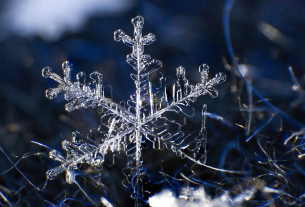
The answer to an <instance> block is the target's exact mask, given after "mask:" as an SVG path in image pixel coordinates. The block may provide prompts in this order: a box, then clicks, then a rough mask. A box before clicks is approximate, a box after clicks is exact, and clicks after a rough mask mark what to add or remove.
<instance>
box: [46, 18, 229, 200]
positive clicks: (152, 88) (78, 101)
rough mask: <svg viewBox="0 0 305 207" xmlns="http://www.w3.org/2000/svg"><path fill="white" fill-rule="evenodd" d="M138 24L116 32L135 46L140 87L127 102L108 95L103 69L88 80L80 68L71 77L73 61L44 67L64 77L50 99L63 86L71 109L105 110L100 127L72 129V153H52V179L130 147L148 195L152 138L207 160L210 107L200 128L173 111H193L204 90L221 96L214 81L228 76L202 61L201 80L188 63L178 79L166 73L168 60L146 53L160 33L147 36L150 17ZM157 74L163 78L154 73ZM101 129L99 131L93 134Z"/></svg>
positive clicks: (133, 169) (137, 178)
mask: <svg viewBox="0 0 305 207" xmlns="http://www.w3.org/2000/svg"><path fill="white" fill-rule="evenodd" d="M131 23H132V24H133V26H134V37H133V38H132V37H130V36H128V35H127V34H125V32H123V31H122V30H120V29H119V30H117V31H115V32H114V40H115V41H117V42H120V41H122V42H123V43H124V44H126V45H127V46H129V47H131V48H132V52H131V53H130V54H128V55H127V63H128V64H129V65H131V67H132V69H133V73H131V75H130V76H131V78H132V80H133V81H134V84H135V93H134V94H132V95H130V99H129V100H127V101H126V102H120V103H116V102H114V101H113V100H112V98H111V97H107V95H106V92H105V91H106V90H108V89H109V86H104V83H103V75H102V74H101V73H99V72H96V71H95V72H93V73H91V74H90V75H89V81H88V82H87V81H86V75H85V74H84V73H83V72H80V73H77V75H76V81H75V82H72V81H71V70H72V64H71V63H69V62H64V63H63V65H62V69H63V78H62V77H60V76H59V75H57V74H56V73H54V72H52V70H51V68H50V67H45V68H44V69H43V70H42V76H43V77H45V78H51V79H53V80H54V81H56V82H57V83H58V86H57V87H56V88H51V89H49V90H47V91H46V96H47V98H49V99H54V98H56V96H57V94H59V93H61V92H63V93H64V97H65V99H66V100H67V101H69V102H68V103H67V104H66V106H65V109H66V110H67V111H69V112H71V111H73V110H77V109H80V108H88V107H92V108H94V107H101V108H102V110H103V114H102V117H101V120H102V121H101V124H100V127H99V128H98V129H97V130H96V132H95V133H93V132H90V133H89V135H88V136H87V137H86V136H82V135H81V134H80V133H79V132H73V133H72V141H68V140H64V141H63V142H62V148H63V149H64V150H65V151H66V153H67V154H66V156H64V155H62V154H60V153H59V152H58V151H57V150H55V149H54V150H51V151H50V153H49V157H50V158H51V159H53V160H56V161H59V162H60V165H59V166H58V167H56V168H53V169H50V170H48V171H47V178H48V179H50V180H52V179H54V178H56V176H58V175H59V174H60V173H63V172H65V173H66V182H67V183H69V184H73V183H75V182H76V180H75V176H76V175H77V173H78V170H79V168H80V166H88V167H89V166H91V167H94V168H97V169H101V167H102V165H103V163H104V158H105V156H106V154H107V153H109V152H111V153H121V154H122V153H125V154H126V156H127V157H128V158H129V162H128V163H127V168H128V169H129V170H130V172H129V173H128V181H129V182H130V184H131V186H132V187H133V191H134V197H135V198H137V199H138V198H141V197H142V196H143V186H142V184H141V179H142V176H143V174H144V172H145V170H143V162H142V147H143V146H142V144H143V143H144V142H150V143H152V144H151V145H152V146H153V148H154V149H163V148H164V147H165V148H167V149H170V150H172V151H173V152H174V153H176V154H177V155H178V156H180V157H182V158H187V159H190V160H192V161H193V162H194V163H197V164H199V165H204V164H205V161H206V149H205V148H206V133H205V113H204V112H205V111H206V105H203V108H202V127H201V129H200V130H198V131H197V132H195V133H190V134H188V133H185V132H184V131H183V126H184V121H183V120H182V121H181V119H178V120H177V119H173V116H171V114H176V115H177V114H179V116H193V115H194V109H193V108H192V107H191V106H190V104H191V102H194V101H196V98H197V97H199V96H202V95H206V94H209V95H210V96H211V97H212V98H215V97H217V96H218V92H217V90H216V89H215V88H214V86H216V85H218V84H221V83H223V82H224V81H225V80H226V76H225V75H224V74H223V73H218V74H216V75H215V77H214V78H212V79H208V73H209V67H208V66H207V65H206V64H203V65H201V66H199V74H200V75H201V82H200V83H197V84H196V85H191V84H190V83H189V81H188V80H187V78H186V75H185V73H186V72H185V68H183V67H182V66H180V67H178V68H177V69H176V76H177V79H176V80H173V79H171V78H163V76H162V74H161V72H160V71H159V69H160V68H161V67H162V62H161V61H159V60H156V59H152V58H151V57H150V55H148V54H144V46H147V45H150V44H152V43H153V42H155V40H156V38H155V35H153V34H151V33H149V34H147V35H145V36H142V28H143V24H144V18H143V17H141V16H137V17H135V18H133V19H132V20H131ZM155 77H157V78H158V79H157V84H155V82H156V81H155V82H153V78H155ZM93 134H95V135H93Z"/></svg>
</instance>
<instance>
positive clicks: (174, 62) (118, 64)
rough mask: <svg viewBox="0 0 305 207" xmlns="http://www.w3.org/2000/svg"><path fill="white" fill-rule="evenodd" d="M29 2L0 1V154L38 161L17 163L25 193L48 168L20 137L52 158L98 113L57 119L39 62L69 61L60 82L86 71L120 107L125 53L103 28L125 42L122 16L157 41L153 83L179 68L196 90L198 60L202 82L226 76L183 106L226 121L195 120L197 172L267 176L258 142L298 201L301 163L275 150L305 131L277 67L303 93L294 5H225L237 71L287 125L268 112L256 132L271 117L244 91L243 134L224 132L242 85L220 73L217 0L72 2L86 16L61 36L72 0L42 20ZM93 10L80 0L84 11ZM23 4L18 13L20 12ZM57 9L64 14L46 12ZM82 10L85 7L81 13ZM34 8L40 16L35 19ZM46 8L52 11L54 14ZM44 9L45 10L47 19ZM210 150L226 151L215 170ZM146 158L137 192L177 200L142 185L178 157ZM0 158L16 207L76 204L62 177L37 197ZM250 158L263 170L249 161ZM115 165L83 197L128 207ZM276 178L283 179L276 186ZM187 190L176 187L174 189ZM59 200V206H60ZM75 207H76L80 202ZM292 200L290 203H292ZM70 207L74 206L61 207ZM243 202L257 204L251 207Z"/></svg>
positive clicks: (235, 116) (298, 9)
mask: <svg viewBox="0 0 305 207" xmlns="http://www.w3.org/2000/svg"><path fill="white" fill-rule="evenodd" d="M33 2H34V3H35V1H30V0H28V1H24V2H23V4H21V3H19V4H18V3H16V4H13V3H10V2H9V1H4V0H2V1H1V3H0V12H1V13H0V28H1V31H2V34H1V35H0V37H1V40H0V71H1V75H0V146H1V147H2V148H3V150H4V151H5V152H6V153H7V155H8V156H9V157H10V158H11V159H12V161H13V162H17V161H18V159H19V158H21V156H23V155H24V154H25V153H37V152H40V153H41V154H40V155H34V156H30V157H27V158H25V159H22V160H21V161H20V163H19V164H18V167H19V168H20V170H21V171H22V172H23V173H24V175H25V176H26V177H27V178H28V179H29V180H31V181H32V182H33V183H34V184H35V185H36V186H37V187H39V188H42V186H43V185H44V182H45V172H46V171H47V170H48V169H50V168H52V167H55V166H57V164H58V163H57V162H55V161H54V162H53V161H51V160H49V159H48V149H47V148H44V147H41V146H38V145H36V144H33V143H31V141H32V140H33V141H37V142H40V143H43V144H45V145H47V146H49V147H51V148H55V149H57V150H60V149H61V140H62V139H71V132H72V131H74V130H78V131H80V132H81V133H84V134H87V133H88V131H89V130H90V129H92V128H96V127H98V125H99V116H100V113H101V111H100V110H99V109H86V110H85V109H81V110H78V111H74V112H72V113H68V112H66V111H65V110H64V104H65V100H64V99H63V96H59V97H58V98H56V99H54V100H52V101H51V100H49V99H47V98H46V97H45V90H46V89H48V88H50V87H54V86H56V84H55V83H54V82H53V81H52V80H49V79H44V78H43V77H42V76H41V70H42V68H44V67H45V66H50V67H51V68H52V69H53V71H54V72H56V73H57V74H59V75H62V69H61V64H62V62H64V61H66V60H68V61H70V62H72V63H73V65H74V69H73V71H72V80H75V79H74V78H75V74H76V73H78V72H80V71H83V72H85V73H86V74H87V76H88V75H89V73H91V72H93V71H98V72H100V73H102V74H103V77H104V78H103V80H104V84H105V85H108V84H109V85H111V86H112V87H113V99H114V101H117V102H119V101H121V100H123V101H126V100H128V98H129V95H130V94H132V93H134V84H133V82H132V80H131V79H130V78H129V74H130V73H131V72H132V69H131V67H130V66H129V65H128V64H127V63H126V62H125V60H126V55H127V54H128V53H130V52H131V49H130V48H129V47H127V46H126V45H124V44H122V43H121V42H120V43H117V42H115V41H114V40H113V32H114V31H115V30H117V29H122V30H124V31H125V32H126V33H127V34H129V35H130V36H132V34H133V26H132V25H131V24H130V20H131V18H133V17H135V16H137V15H141V16H143V17H144V19H145V24H144V29H143V34H147V33H153V34H155V35H156V37H157V41H156V42H155V43H154V44H152V45H150V46H147V47H146V48H145V51H146V53H148V54H150V55H151V56H152V58H156V59H159V60H161V61H162V62H163V67H162V69H161V72H162V73H163V75H164V76H172V77H174V76H175V73H176V70H175V68H177V67H178V66H180V65H183V66H184V67H185V68H186V76H187V78H188V79H189V81H190V83H191V84H196V83H198V82H200V76H199V73H198V66H199V65H201V64H202V63H206V64H208V65H209V66H210V77H213V76H214V75H215V74H216V73H218V72H223V73H225V74H226V75H227V77H228V78H227V81H226V82H225V83H224V84H222V85H219V86H217V89H218V90H219V97H218V98H216V99H211V98H210V97H208V96H205V97H202V98H199V99H198V100H197V102H196V103H195V104H194V105H193V106H194V107H195V108H196V110H197V112H198V113H199V114H200V110H201V106H202V104H203V103H206V104H207V105H208V111H209V112H210V113H215V114H217V115H219V116H222V117H223V118H224V119H225V120H227V122H226V123H222V122H220V121H217V120H215V119H208V121H207V127H208V164H209V165H211V166H215V167H220V168H226V169H228V168H230V169H233V170H241V168H242V167H241V166H243V167H245V168H247V170H249V171H250V172H251V173H250V175H244V176H240V178H241V179H245V180H247V179H250V178H252V177H258V176H260V175H263V174H265V173H267V172H276V171H277V170H276V169H274V166H273V167H272V164H270V162H269V164H268V161H270V160H268V159H267V157H266V155H265V154H264V153H263V152H262V150H261V149H260V147H259V145H258V143H257V140H260V141H261V143H262V145H263V147H264V148H265V150H266V151H267V154H269V155H270V156H273V155H274V156H275V157H273V159H275V160H277V159H281V160H285V161H284V163H282V165H283V166H286V167H287V169H285V170H286V173H287V174H285V175H287V177H289V179H291V180H290V181H291V182H292V183H297V184H298V185H297V186H293V185H291V186H290V185H289V184H287V186H285V187H283V189H284V191H286V192H287V193H289V194H291V195H293V196H294V197H295V198H297V197H298V196H300V195H301V194H302V193H303V188H304V187H305V183H304V174H303V173H302V169H303V170H305V166H304V164H303V162H302V160H301V159H298V158H297V157H296V156H295V154H293V152H292V153H288V154H286V153H287V152H288V151H289V150H290V149H291V148H292V146H291V145H283V142H284V140H285V139H286V138H287V137H289V136H290V134H291V133H293V132H296V131H298V130H300V126H298V125H297V124H295V122H299V123H301V124H304V123H305V122H304V117H305V113H304V110H305V107H304V99H303V97H302V96H300V94H302V93H303V94H304V92H303V91H302V90H300V91H299V92H297V91H293V90H292V86H293V84H294V83H293V81H292V80H291V76H290V73H289V71H288V66H291V67H292V68H293V70H294V72H295V75H296V78H297V79H298V81H299V82H300V84H301V88H303V89H304V85H302V83H303V84H304V82H305V81H304V80H305V79H304V77H305V76H304V71H305V51H304V49H305V46H304V45H305V44H304V35H305V18H304V9H305V3H304V1H302V0H296V1H286V0H270V1H263V0H258V1H246V0H236V2H235V4H234V6H233V9H232V11H231V19H230V34H231V41H232V46H233V49H234V52H235V56H236V58H237V59H238V63H239V64H240V65H241V66H242V65H243V66H244V68H247V70H248V74H247V75H245V78H247V79H248V80H249V81H250V82H251V83H252V84H253V87H255V88H256V89H257V90H258V91H259V92H260V93H261V94H262V96H263V97H264V98H266V99H267V100H268V101H270V103H272V104H273V105H274V106H275V107H277V108H278V109H280V110H281V111H283V112H284V113H285V114H287V115H288V116H289V117H291V119H292V120H294V121H290V119H289V118H288V119H287V118H285V117H283V116H281V115H278V114H277V115H275V118H274V119H273V120H272V121H271V122H270V124H268V125H267V127H263V129H262V128H261V127H262V126H264V125H266V123H267V122H268V120H269V118H270V117H271V115H272V114H274V113H275V112H276V110H274V109H272V107H270V106H268V105H267V104H265V103H263V102H262V101H260V98H258V97H257V96H256V95H255V94H253V105H254V107H255V108H256V109H258V112H256V113H255V114H254V115H253V117H252V119H253V121H252V128H251V130H250V134H249V135H246V134H245V130H244V129H242V128H241V127H238V126H237V125H236V124H238V125H243V126H245V123H246V118H247V113H246V112H243V111H242V110H240V109H241V108H242V107H241V106H240V104H241V105H242V104H245V105H248V95H247V92H246V87H245V84H244V82H243V81H242V80H241V78H239V77H238V75H236V73H234V68H233V67H231V68H232V70H231V71H233V72H232V73H231V71H229V70H228V68H230V67H229V65H232V60H231V59H230V56H229V53H228V50H227V47H226V43H225V39H224V29H223V10H224V6H225V2H224V1H218V0H217V1H215V0H213V1H212V0H206V1H195V0H192V1H189V0H179V1H164V0H154V1H148V0H145V1H136V0H126V2H124V3H122V2H120V1H118V3H117V5H112V6H109V5H110V4H109V5H107V4H105V5H102V6H100V7H99V8H101V9H100V10H99V11H93V10H92V11H91V10H90V9H87V10H86V6H83V7H81V8H82V9H83V10H85V11H87V12H84V13H83V14H82V15H79V19H80V20H81V21H83V22H82V23H81V24H80V25H79V26H76V27H75V28H73V29H71V27H70V26H69V22H68V21H67V23H64V22H65V21H66V20H65V18H67V19H68V18H74V17H77V16H78V15H77V13H76V14H72V13H73V12H75V11H76V12H79V10H73V7H76V6H77V4H78V3H79V2H78V1H73V3H70V4H68V6H67V5H66V4H62V5H60V4H56V5H53V6H50V7H47V11H54V14H56V15H54V17H52V16H48V15H45V16H44V17H43V16H39V15H36V13H38V14H39V13H43V12H41V10H43V9H42V7H39V5H40V4H41V3H39V4H38V3H37V4H38V6H37V7H34V6H31V3H32V4H33ZM71 2H72V1H71ZM94 2H95V1H92V4H93V5H94ZM109 2H110V1H109ZM27 3H28V4H29V5H30V6H24V5H26V4H27ZM125 3H126V5H125ZM37 4H36V5H37ZM88 4H89V3H88ZM33 5H35V4H33ZM50 5H51V4H50ZM122 5H123V6H122ZM23 6H24V7H23ZM59 7H66V8H65V9H58V8H59ZM91 7H94V6H92V5H91V6H90V8H91ZM96 7H98V6H96ZM29 8H32V9H33V10H30V9H29ZM88 8H89V6H88ZM38 10H40V12H37V11H38ZM58 10H60V11H64V12H61V13H58V12H59V11H58ZM23 11H27V12H28V13H23ZM48 13H51V14H52V12H48ZM23 15H24V16H23ZM31 15H32V16H31ZM60 15H61V16H60ZM74 15H75V16H74ZM18 16H20V18H21V17H22V18H23V17H28V19H29V20H28V22H27V23H28V24H24V23H23V22H22V21H17V20H18V18H17V17H18ZM42 17H43V18H42ZM31 18H32V20H33V22H32V21H31ZM52 18H57V19H59V20H57V21H59V22H58V23H56V21H55V23H54V25H55V26H56V25H57V24H58V25H60V24H61V25H63V31H62V32H61V31H57V30H55V29H54V31H53V30H52V32H53V33H52V32H51V30H50V27H48V26H50V25H49V24H51V23H50V22H49V20H50V19H52ZM16 19H17V20H16ZM23 19H25V18H23ZM39 19H41V21H42V22H41V23H40V27H39V28H37V27H35V22H36V23H37V22H38V20H39ZM34 20H35V21H34ZM74 20H75V21H80V20H77V19H74ZM44 21H45V22H44ZM18 24H22V25H18ZM44 26H45V27H44ZM48 31H49V33H48ZM54 33H55V34H56V35H54ZM240 68H242V67H240ZM245 70H246V69H245ZM235 86H236V87H237V89H236V90H235V89H234V87H235ZM193 123H195V124H194V125H193V127H194V128H195V127H197V126H198V127H200V117H199V118H198V116H195V117H194V120H193ZM301 126H302V125H301ZM261 129H262V130H261ZM256 130H259V133H258V134H257V136H254V137H253V138H252V139H251V140H250V141H249V142H247V143H246V142H245V140H246V139H247V138H248V137H249V136H250V135H251V134H253V133H254V132H255V131H256ZM229 146H232V147H231V148H230V147H229ZM226 150H227V151H226ZM268 150H270V151H268ZM222 152H227V154H226V153H224V154H222V155H223V156H224V157H226V156H227V159H225V160H224V165H223V166H220V159H222V158H223V156H220V155H221V153H222ZM144 153H145V152H144ZM146 154H147V155H145V157H144V161H145V162H144V166H145V167H146V168H147V169H149V170H150V173H151V176H152V177H151V180H152V181H151V183H149V184H147V185H148V186H147V188H149V189H147V190H149V191H151V193H152V194H154V193H156V192H158V191H159V190H161V189H162V188H164V187H170V188H174V189H175V190H177V192H179V191H178V189H179V188H178V186H177V185H176V186H174V187H173V186H170V185H166V184H154V182H157V181H158V180H162V179H164V178H163V177H162V176H161V174H160V173H159V171H164V172H166V173H168V174H169V175H171V176H173V175H174V173H175V172H176V170H178V169H179V168H180V167H181V166H183V164H180V160H181V159H180V158H177V157H176V156H174V155H172V154H173V153H171V151H168V150H167V151H165V152H163V151H161V152H158V151H157V152H156V151H153V152H147V153H146ZM150 156H153V157H150ZM154 156H155V157H154ZM163 160H164V162H163ZM166 160H169V161H170V163H171V164H172V163H175V164H172V165H173V166H171V167H168V164H169V163H167V162H166ZM0 161H1V167H0V173H1V172H4V173H2V174H1V175H0V191H2V192H3V193H4V194H5V195H6V196H7V197H8V198H10V199H11V202H12V203H14V204H15V205H17V206H25V205H26V203H29V205H30V206H42V205H48V204H47V203H46V202H44V200H49V201H50V202H52V203H53V204H57V205H58V204H60V203H61V202H62V201H63V200H64V199H65V198H67V197H74V198H77V200H81V201H82V202H86V198H85V197H84V196H83V195H82V194H81V192H77V191H78V188H77V187H75V186H73V185H72V186H69V185H68V184H65V183H64V176H63V175H61V176H59V178H57V179H55V180H53V181H49V183H48V185H47V187H46V188H45V189H44V190H42V191H37V190H35V189H34V187H33V186H31V185H30V184H29V183H28V182H27V181H26V180H25V179H24V178H23V177H22V176H21V174H20V173H19V172H18V171H17V170H16V169H12V170H10V171H8V172H6V170H8V169H10V167H12V164H11V163H10V162H9V161H8V159H7V158H6V157H5V155H4V154H3V153H2V152H1V153H0ZM258 161H262V162H266V163H267V164H266V165H260V164H258ZM162 163H163V164H162ZM125 165H126V160H125V158H124V156H121V157H118V158H117V160H116V163H115V165H114V167H107V166H106V167H105V171H104V174H103V175H102V176H103V178H102V179H101V182H103V183H104V184H105V186H104V187H100V188H97V189H98V190H97V192H91V191H90V189H88V192H89V193H92V194H93V195H94V196H96V197H95V198H96V199H98V195H99V196H104V197H106V198H107V199H109V201H110V202H112V203H113V204H114V205H115V206H128V205H131V204H130V203H133V201H132V200H131V199H130V198H129V195H130V193H131V190H130V189H128V188H124V187H123V186H122V185H121V181H122V180H123V179H124V177H123V175H122V173H121V170H122V168H124V167H126V166H125ZM189 166H191V165H189ZM296 166H297V167H296ZM161 169H162V170H161ZM195 169H196V170H197V172H198V177H199V178H200V179H201V180H205V181H211V182H212V181H215V182H220V181H222V180H223V179H225V178H228V177H233V176H232V175H224V174H222V173H216V172H213V171H211V170H207V169H205V168H204V167H198V166H197V167H195ZM186 173H187V172H186ZM188 173H190V172H188ZM288 174H289V176H288ZM262 180H264V181H265V182H266V185H268V184H270V182H271V183H272V184H274V183H273V182H275V181H274V180H276V178H275V177H272V176H271V177H270V178H269V177H268V179H267V178H264V177H263V178H262ZM271 180H272V181H271ZM279 180H280V179H279ZM277 181H278V180H277ZM82 182H83V181H80V184H83V183H82ZM278 182H280V181H278ZM281 182H283V183H285V182H284V181H283V180H281ZM281 182H280V183H281ZM228 183H229V184H228ZM228 183H226V185H225V187H223V188H222V189H221V190H229V191H230V189H231V187H232V186H234V185H235V184H236V183H237V181H236V180H234V179H232V181H231V182H228ZM188 184H189V183H187V182H182V183H180V184H179V185H181V186H182V185H188ZM87 185H88V186H89V187H88V188H90V184H85V186H87ZM270 186H271V184H270ZM74 187H75V188H74ZM92 188H93V187H92ZM94 189H95V188H94ZM221 190H219V189H218V190H217V191H215V189H214V190H211V192H210V193H211V195H217V193H221V192H222V191H221ZM75 192H76V193H75ZM74 193H75V194H74ZM258 197H259V196H258ZM262 197H263V196H262ZM259 198H260V197H259ZM0 200H1V198H0ZM262 200H264V199H263V198H262ZM284 200H285V199H284ZM288 200H289V199H288V198H287V199H286V200H285V201H287V202H288ZM291 200H293V199H291V198H290V200H289V201H291ZM264 201H265V200H264ZM69 202H71V201H67V203H69ZM82 202H79V203H77V204H79V205H81V204H80V203H82ZM275 202H276V203H277V202H278V203H280V205H281V206H283V205H285V202H283V201H281V200H276V201H275ZM299 202H300V203H302V200H300V201H299ZM1 203H2V204H3V205H4V204H5V202H4V200H1ZM128 203H129V204H128ZM77 204H76V202H74V204H73V205H77ZM286 204H287V203H286ZM249 205H250V204H249ZM251 205H252V206H257V205H256V204H255V202H254V203H252V204H251ZM287 205H288V204H287Z"/></svg>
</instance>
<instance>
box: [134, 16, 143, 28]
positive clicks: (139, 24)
mask: <svg viewBox="0 0 305 207" xmlns="http://www.w3.org/2000/svg"><path fill="white" fill-rule="evenodd" d="M131 23H132V24H133V26H135V27H140V28H143V25H144V18H143V17H142V16H136V17H135V18H132V20H131Z"/></svg>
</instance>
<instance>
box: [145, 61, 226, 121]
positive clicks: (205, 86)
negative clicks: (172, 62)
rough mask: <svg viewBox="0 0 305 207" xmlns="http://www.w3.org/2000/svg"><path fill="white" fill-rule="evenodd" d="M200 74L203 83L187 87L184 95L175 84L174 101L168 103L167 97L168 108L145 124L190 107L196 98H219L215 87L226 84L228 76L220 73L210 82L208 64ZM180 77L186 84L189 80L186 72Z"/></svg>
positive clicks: (154, 115) (202, 66)
mask: <svg viewBox="0 0 305 207" xmlns="http://www.w3.org/2000/svg"><path fill="white" fill-rule="evenodd" d="M177 70H180V71H181V67H179V68H177ZM199 72H200V73H201V83H197V84H196V86H193V85H185V86H184V87H185V90H184V91H185V92H184V93H182V92H181V91H180V90H181V89H180V90H176V89H177V88H178V87H177V85H178V84H174V85H173V86H172V88H173V92H172V94H173V101H172V102H171V103H168V101H167V98H166V97H165V100H166V102H167V103H166V105H167V106H166V107H165V108H162V109H160V110H159V111H157V112H156V113H154V114H151V115H150V116H149V117H147V118H146V119H145V122H144V123H143V124H146V123H148V122H150V121H152V120H154V119H156V118H158V117H160V116H161V115H162V114H163V113H165V112H167V111H181V110H182V109H181V108H180V107H179V106H182V105H185V106H189V102H190V101H192V102H194V101H195V100H196V98H197V97H199V96H201V95H206V94H209V95H210V96H211V97H212V98H216V97H217V96H218V91H217V90H216V89H215V88H214V86H216V85H218V84H221V83H223V82H225V81H226V75H225V74H223V73H218V74H216V75H215V77H214V78H212V79H211V80H208V73H209V67H208V66H207V65H206V64H202V65H201V66H199ZM177 76H178V75H177ZM179 76H182V77H183V79H185V82H186V80H187V79H186V78H185V71H183V73H182V74H181V72H179ZM187 83H188V81H187ZM186 89H187V90H186Z"/></svg>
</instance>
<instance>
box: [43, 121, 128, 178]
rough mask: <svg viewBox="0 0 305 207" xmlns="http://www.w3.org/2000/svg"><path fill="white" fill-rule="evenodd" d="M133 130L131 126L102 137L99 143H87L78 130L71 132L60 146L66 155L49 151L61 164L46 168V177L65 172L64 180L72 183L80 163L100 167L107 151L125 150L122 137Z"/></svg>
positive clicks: (54, 176)
mask: <svg viewBox="0 0 305 207" xmlns="http://www.w3.org/2000/svg"><path fill="white" fill-rule="evenodd" d="M133 131H134V128H133V127H131V128H129V129H126V130H125V131H124V132H122V133H118V134H116V135H115V136H114V135H112V136H110V137H108V138H106V139H104V140H103V142H102V143H101V144H96V143H92V144H89V143H88V142H85V141H84V140H83V139H84V137H83V136H82V135H81V134H80V133H79V132H73V133H72V141H68V140H64V141H63V142H62V148H63V149H64V150H65V151H66V152H67V155H66V157H64V156H62V155H61V154H60V153H59V152H58V151H57V150H55V149H53V150H51V151H50V153H49V157H50V158H51V159H53V160H55V161H59V162H60V163H61V165H60V166H58V167H55V168H53V169H50V170H48V171H47V173H46V175H47V179H49V180H53V179H54V178H56V177H57V176H58V175H59V174H61V173H63V172H66V182H67V183H69V184H73V183H74V182H75V176H76V174H77V173H76V172H75V171H76V170H78V168H79V166H80V165H81V164H87V165H89V166H91V167H95V168H101V167H102V165H103V163H104V160H105V156H106V154H107V153H108V151H111V152H121V151H125V146H126V144H125V143H124V142H125V139H124V138H125V136H127V135H128V134H130V133H132V132H133ZM88 136H89V135H88ZM89 140H90V139H89Z"/></svg>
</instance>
